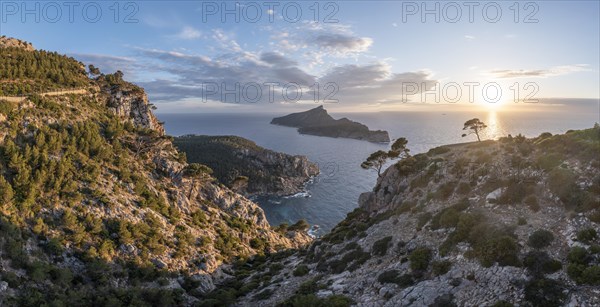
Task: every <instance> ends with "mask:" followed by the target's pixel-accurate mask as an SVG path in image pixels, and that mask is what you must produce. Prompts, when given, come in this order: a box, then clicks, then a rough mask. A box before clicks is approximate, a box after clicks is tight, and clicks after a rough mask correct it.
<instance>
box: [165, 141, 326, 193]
mask: <svg viewBox="0 0 600 307" xmlns="http://www.w3.org/2000/svg"><path fill="white" fill-rule="evenodd" d="M173 143H174V144H175V146H177V148H178V149H179V150H181V151H182V152H185V153H186V155H187V159H188V162H190V163H202V164H205V165H207V166H209V167H210V168H211V169H212V170H213V171H214V173H213V175H214V176H215V177H216V178H217V179H219V181H220V182H221V183H223V184H225V185H226V186H228V187H230V188H232V189H235V190H236V191H238V192H240V193H242V194H244V195H247V196H265V195H276V196H285V195H291V194H296V193H298V192H302V191H303V190H304V186H305V184H306V182H307V181H308V180H310V178H311V177H313V176H316V175H317V174H318V173H319V167H318V166H317V165H316V164H314V163H312V162H310V161H308V159H307V158H306V157H305V156H292V155H288V154H285V153H280V152H275V151H272V150H268V149H265V148H263V147H260V146H258V145H256V143H254V142H252V141H250V140H247V139H245V138H242V137H238V136H207V135H186V136H182V137H177V138H175V140H174V142H173Z"/></svg>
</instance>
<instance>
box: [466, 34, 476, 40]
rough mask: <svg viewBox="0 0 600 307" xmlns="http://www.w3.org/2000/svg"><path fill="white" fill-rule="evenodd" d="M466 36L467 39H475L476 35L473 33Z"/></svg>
mask: <svg viewBox="0 0 600 307" xmlns="http://www.w3.org/2000/svg"><path fill="white" fill-rule="evenodd" d="M465 38H466V39H467V40H474V39H475V36H473V35H465Z"/></svg>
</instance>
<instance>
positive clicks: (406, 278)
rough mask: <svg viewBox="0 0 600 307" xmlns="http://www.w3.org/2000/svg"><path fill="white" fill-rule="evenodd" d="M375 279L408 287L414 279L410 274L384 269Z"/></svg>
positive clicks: (383, 282)
mask: <svg viewBox="0 0 600 307" xmlns="http://www.w3.org/2000/svg"><path fill="white" fill-rule="evenodd" d="M377 281H379V282H380V283H382V284H386V283H393V284H397V285H398V286H400V287H403V288H405V287H410V286H412V285H413V284H414V283H415V281H414V279H413V277H412V276H411V275H410V274H400V271H398V270H389V271H385V272H383V273H381V274H379V276H377Z"/></svg>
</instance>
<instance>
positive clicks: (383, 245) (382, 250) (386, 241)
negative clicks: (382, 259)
mask: <svg viewBox="0 0 600 307" xmlns="http://www.w3.org/2000/svg"><path fill="white" fill-rule="evenodd" d="M392 239H393V238H392V237H391V236H388V237H385V238H383V239H380V240H377V241H375V243H373V248H372V250H371V253H372V254H373V255H375V256H385V254H386V253H387V250H388V248H389V246H390V242H391V241H392Z"/></svg>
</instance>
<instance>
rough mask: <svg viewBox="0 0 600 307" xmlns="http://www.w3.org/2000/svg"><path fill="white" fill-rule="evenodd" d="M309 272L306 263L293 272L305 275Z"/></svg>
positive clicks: (296, 274) (297, 274) (295, 274)
mask: <svg viewBox="0 0 600 307" xmlns="http://www.w3.org/2000/svg"><path fill="white" fill-rule="evenodd" d="M308 272H310V270H309V269H308V267H307V266H306V265H304V264H301V265H299V266H297V267H296V269H295V270H294V272H293V274H294V276H304V275H306V274H308Z"/></svg>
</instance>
